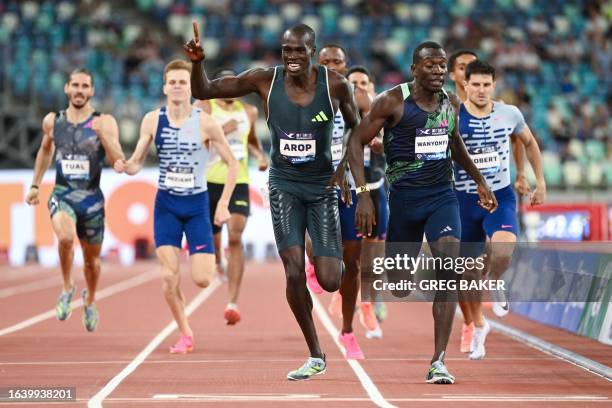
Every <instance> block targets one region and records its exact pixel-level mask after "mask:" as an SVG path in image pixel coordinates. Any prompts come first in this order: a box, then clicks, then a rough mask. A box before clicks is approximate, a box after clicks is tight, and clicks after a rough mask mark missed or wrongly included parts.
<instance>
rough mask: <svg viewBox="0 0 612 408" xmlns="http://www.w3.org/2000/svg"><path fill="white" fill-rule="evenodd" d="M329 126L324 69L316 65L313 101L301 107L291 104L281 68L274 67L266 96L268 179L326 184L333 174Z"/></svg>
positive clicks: (330, 107)
mask: <svg viewBox="0 0 612 408" xmlns="http://www.w3.org/2000/svg"><path fill="white" fill-rule="evenodd" d="M333 127H334V109H333V105H332V102H331V97H330V95H329V86H328V83H327V68H325V67H324V66H319V68H318V75H317V86H316V91H315V96H314V99H313V100H312V102H311V103H310V104H309V105H308V106H306V107H301V106H298V105H296V104H295V103H293V102H291V100H290V99H289V97H288V96H287V93H286V92H285V77H284V68H283V67H282V66H277V67H275V69H274V78H273V80H272V85H271V86H270V92H269V94H268V128H269V129H270V134H271V138H272V149H271V152H270V156H271V158H272V163H271V166H270V180H271V181H272V180H286V181H293V182H300V183H310V184H319V185H327V183H328V182H329V179H330V177H331V175H332V174H333V171H334V167H333V165H332V154H331V140H332V131H333Z"/></svg>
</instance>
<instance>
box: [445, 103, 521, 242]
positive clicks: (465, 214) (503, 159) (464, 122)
mask: <svg viewBox="0 0 612 408" xmlns="http://www.w3.org/2000/svg"><path fill="white" fill-rule="evenodd" d="M491 104H492V108H491V113H489V114H488V115H486V116H484V117H476V116H473V115H471V114H470V113H469V112H468V110H467V108H466V106H465V104H461V108H460V110H459V133H460V134H461V137H462V138H463V142H464V143H465V146H466V147H467V149H468V152H469V153H470V157H471V158H472V160H473V161H474V164H476V167H478V169H479V170H480V172H481V173H482V175H483V176H484V177H485V179H486V180H487V184H488V185H489V187H491V190H492V191H493V192H494V193H495V196H496V197H497V203H498V205H499V206H498V208H497V211H495V212H493V213H489V212H487V211H484V210H483V209H482V207H480V206H479V205H478V203H477V201H478V194H477V193H476V183H474V181H473V180H472V179H471V178H470V177H469V176H468V174H467V173H466V172H465V171H464V170H463V169H462V168H461V167H460V166H459V165H457V164H455V165H454V170H455V188H456V190H457V198H458V199H459V202H460V208H461V220H462V223H461V237H462V240H463V241H464V242H484V240H485V235H486V236H488V237H491V236H492V235H493V234H494V233H495V232H496V231H510V232H512V233H513V234H514V235H518V221H517V218H516V197H515V195H514V191H513V190H512V186H511V180H510V137H514V135H515V134H517V133H520V132H522V131H523V130H524V129H525V126H526V125H525V118H524V117H523V115H522V114H521V112H520V111H519V110H518V108H517V107H516V106H513V105H506V104H503V103H499V102H493V101H491Z"/></svg>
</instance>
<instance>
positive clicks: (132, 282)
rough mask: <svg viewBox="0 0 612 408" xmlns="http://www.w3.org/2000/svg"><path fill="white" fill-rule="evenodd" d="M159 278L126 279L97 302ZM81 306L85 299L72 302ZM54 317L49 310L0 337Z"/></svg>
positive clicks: (102, 293)
mask: <svg viewBox="0 0 612 408" xmlns="http://www.w3.org/2000/svg"><path fill="white" fill-rule="evenodd" d="M157 277H159V271H149V272H143V273H141V274H140V275H136V276H134V277H132V278H130V279H126V280H124V281H121V282H119V283H115V284H114V285H111V286H108V287H106V288H104V289H102V290H100V291H98V292H97V293H96V301H99V300H102V299H104V298H107V297H109V296H113V295H116V294H117V293H120V292H124V291H126V290H128V289H131V288H133V287H136V286H139V285H142V284H143V283H145V282H149V281H151V280H153V279H155V278H157ZM80 306H83V299H81V298H79V299H76V300H74V301H73V302H72V308H73V309H74V308H77V307H80ZM54 317H55V309H51V310H48V311H46V312H44V313H41V314H39V315H36V316H33V317H30V318H29V319H26V320H24V321H22V322H19V323H17V324H14V325H12V326H9V327H5V328H4V329H0V337H1V336H4V335H7V334H10V333H14V332H16V331H19V330H22V329H25V328H26V327H30V326H33V325H35V324H37V323H40V322H42V321H45V320H47V319H51V318H54Z"/></svg>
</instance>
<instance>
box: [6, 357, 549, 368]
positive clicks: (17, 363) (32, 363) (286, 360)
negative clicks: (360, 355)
mask: <svg viewBox="0 0 612 408" xmlns="http://www.w3.org/2000/svg"><path fill="white" fill-rule="evenodd" d="M551 359H552V358H551V357H549V356H544V357H533V358H529V357H490V358H487V361H533V360H551ZM429 360H430V359H429V358H368V361H429ZM130 361H131V360H97V361H85V360H83V361H65V360H63V361H14V362H12V361H0V366H22V365H23V366H37V365H40V366H45V365H88V364H127V363H129V362H130ZM327 361H346V359H345V358H328V359H327ZM444 361H463V362H465V357H463V358H460V357H454V358H445V359H444ZM299 362H302V360H299V359H296V358H283V359H252V358H251V359H248V358H246V359H203V360H202V359H198V360H147V361H145V362H143V364H250V363H299Z"/></svg>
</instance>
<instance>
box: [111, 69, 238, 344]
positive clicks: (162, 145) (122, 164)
mask: <svg viewBox="0 0 612 408" xmlns="http://www.w3.org/2000/svg"><path fill="white" fill-rule="evenodd" d="M190 76H191V64H189V63H187V62H185V61H182V60H174V61H171V62H170V63H169V64H168V65H167V66H166V68H165V69H164V88H163V92H164V95H166V106H164V107H162V108H161V109H156V110H154V111H151V112H149V113H147V114H146V115H145V117H144V118H143V120H142V124H141V128H140V138H139V139H138V143H137V145H136V149H135V150H134V154H132V157H130V159H129V160H128V161H127V162H126V161H122V160H120V161H117V162H115V165H114V168H115V171H117V172H119V173H121V172H125V173H127V174H129V175H134V174H136V173H138V172H139V171H140V169H141V168H142V165H143V163H144V160H145V157H146V156H147V152H148V151H149V147H150V146H151V143H153V142H155V146H156V147H157V156H158V158H159V181H158V190H157V196H156V197H155V209H154V220H153V230H154V239H155V247H156V254H157V258H158V259H159V262H160V264H161V270H162V277H163V290H164V297H165V299H166V302H167V303H168V306H169V307H170V309H171V311H172V315H173V316H174V318H175V320H176V324H177V326H178V329H179V331H180V334H181V335H180V338H179V340H178V342H176V343H175V344H174V345H173V346H172V347H170V353H178V354H185V353H188V352H190V351H192V350H193V347H194V340H193V331H192V330H191V327H190V325H189V321H188V319H187V315H186V313H185V302H184V299H185V297H184V295H183V293H182V291H181V287H180V274H179V264H180V262H179V259H180V251H181V248H182V240H183V234H184V235H185V237H186V238H187V244H188V246H189V263H190V268H191V278H192V280H193V281H194V283H195V284H196V285H198V286H200V287H206V286H208V285H209V284H210V282H211V281H212V278H213V276H214V274H215V272H216V268H215V255H214V254H215V246H214V241H213V233H212V225H211V218H210V210H209V200H208V191H207V181H206V167H207V164H208V148H209V147H214V148H215V150H216V151H217V152H218V153H219V156H221V159H222V160H223V161H225V162H226V163H227V165H228V173H227V181H226V183H225V186H224V188H223V192H222V194H221V198H220V199H219V201H218V204H217V206H216V209H215V216H214V223H215V224H216V225H221V224H223V223H224V222H226V221H227V220H229V218H230V213H229V209H228V205H229V201H230V197H231V195H232V192H233V190H234V186H235V185H236V175H237V174H238V162H237V161H236V159H235V158H234V155H233V154H232V151H231V149H230V146H229V144H228V142H227V139H226V138H225V136H224V134H223V130H222V129H221V126H220V125H219V124H218V123H217V122H216V121H215V120H214V119H213V118H212V117H211V116H210V115H209V114H208V113H206V112H204V111H202V110H200V109H198V108H196V107H194V106H193V105H192V104H191V78H190Z"/></svg>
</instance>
